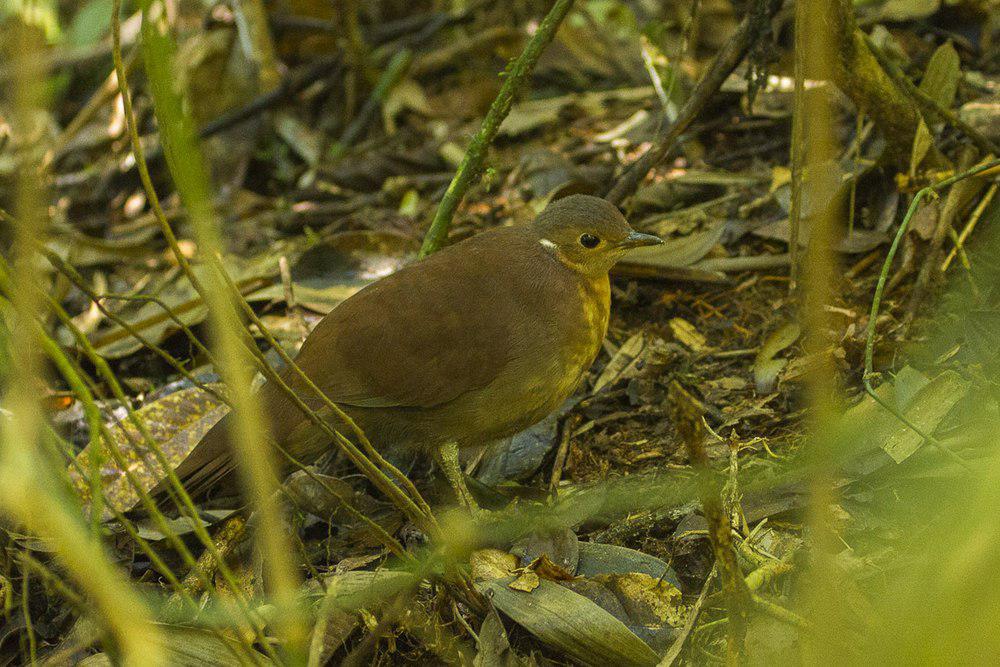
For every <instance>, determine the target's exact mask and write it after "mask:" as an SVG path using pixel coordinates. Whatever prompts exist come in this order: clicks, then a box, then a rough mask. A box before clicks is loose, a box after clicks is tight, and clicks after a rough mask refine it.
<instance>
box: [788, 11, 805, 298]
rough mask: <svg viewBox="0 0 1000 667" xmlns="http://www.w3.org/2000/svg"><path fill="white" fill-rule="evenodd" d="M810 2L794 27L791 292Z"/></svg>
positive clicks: (794, 275)
mask: <svg viewBox="0 0 1000 667" xmlns="http://www.w3.org/2000/svg"><path fill="white" fill-rule="evenodd" d="M808 10H809V5H807V4H806V3H805V2H801V1H800V2H796V3H795V26H794V30H793V31H794V39H795V49H794V59H795V60H794V67H795V93H794V97H793V98H792V146H791V156H790V157H791V171H792V182H791V189H792V204H791V210H790V211H789V212H788V225H789V232H788V255H789V257H788V261H789V271H788V292H789V294H792V293H794V292H795V290H796V288H797V287H798V284H797V283H798V281H799V230H800V227H801V225H802V163H803V161H804V159H805V130H804V127H805V97H806V93H805V79H806V65H805V62H806V36H805V24H806V21H805V14H806V12H807V11H808Z"/></svg>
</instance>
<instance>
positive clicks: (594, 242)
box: [580, 234, 601, 248]
mask: <svg viewBox="0 0 1000 667" xmlns="http://www.w3.org/2000/svg"><path fill="white" fill-rule="evenodd" d="M600 243H601V239H599V238H597V237H596V236H594V235H593V234H582V235H581V236H580V245H582V246H583V247H584V248H596V247H597V246H598V245H599V244H600Z"/></svg>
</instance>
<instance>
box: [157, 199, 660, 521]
mask: <svg viewBox="0 0 1000 667" xmlns="http://www.w3.org/2000/svg"><path fill="white" fill-rule="evenodd" d="M659 243H662V241H661V240H660V239H658V238H657V237H655V236H652V235H649V234H641V233H639V232H636V231H634V230H633V229H632V228H631V227H630V226H629V225H628V223H627V222H626V221H625V218H624V217H623V216H622V214H621V213H620V212H619V211H618V209H617V208H615V207H614V206H613V205H612V204H610V203H608V202H607V201H604V200H603V199H598V198H597V197H590V196H584V195H574V196H570V197H566V198H565V199H560V200H558V201H556V202H554V203H552V204H551V205H549V206H548V207H547V208H546V209H545V210H544V211H543V212H542V213H541V214H540V215H539V216H538V217H537V219H536V220H535V221H534V223H532V224H529V225H522V226H514V227H502V228H497V229H492V230H489V231H486V232H483V233H481V234H478V235H476V236H474V237H472V238H469V239H466V240H464V241H461V242H459V243H456V244H454V245H452V246H449V247H447V248H445V249H443V250H441V251H439V252H437V253H435V254H433V255H431V256H430V257H428V258H427V259H424V260H423V261H419V262H416V263H414V264H411V265H408V266H406V267H404V268H403V269H401V270H399V271H397V272H396V273H393V274H392V275H389V276H387V277H385V278H382V279H381V280H379V281H377V282H375V283H372V284H371V285H368V286H367V287H365V288H364V289H362V290H361V291H359V292H358V293H356V294H355V295H353V296H352V297H350V298H349V299H347V300H346V301H344V302H343V303H341V304H340V305H339V306H337V307H336V308H335V309H334V310H333V311H331V312H330V313H329V314H328V315H327V316H326V317H324V318H323V319H322V320H321V321H320V322H319V324H318V325H316V328H315V329H314V330H313V331H312V333H311V334H310V335H309V336H308V338H306V340H305V343H303V345H302V348H301V350H300V351H299V353H298V356H297V357H296V363H297V364H298V365H299V367H300V368H302V370H303V371H304V372H305V373H306V374H307V375H308V376H309V377H310V378H311V379H312V381H313V382H314V383H315V384H316V385H318V387H319V388H320V389H322V390H323V391H324V392H325V393H326V395H327V396H328V397H329V398H330V399H331V400H332V401H334V402H335V403H337V404H338V405H339V406H340V407H341V408H342V409H343V410H344V411H345V412H346V413H347V414H348V415H349V416H350V417H351V418H352V419H354V420H355V421H356V422H357V423H358V425H359V426H360V427H361V428H362V429H363V430H364V432H365V435H366V436H367V437H368V439H369V440H370V441H371V442H372V443H373V444H374V445H375V446H376V447H385V446H389V445H391V446H394V447H399V446H402V447H406V448H411V449H413V450H417V451H421V452H427V453H430V454H433V455H435V456H436V457H437V458H438V461H439V463H440V464H441V467H442V469H443V470H444V472H445V474H446V475H447V477H448V479H449V481H450V482H451V484H452V486H453V487H454V488H455V491H456V494H457V495H458V498H459V501H460V502H461V503H462V504H463V505H466V506H468V507H470V509H471V508H473V507H475V504H474V501H473V500H472V497H471V495H469V492H468V489H467V488H466V487H465V483H464V480H463V478H462V474H461V470H460V468H459V467H458V448H459V447H462V446H466V445H476V444H481V443H485V442H487V441H490V440H496V439H499V438H504V437H507V436H510V435H513V434H514V433H517V432H518V431H520V430H522V429H525V428H527V427H528V426H531V425H532V424H534V423H536V422H538V421H540V420H541V419H543V418H544V417H545V416H546V415H548V414H549V413H550V412H552V411H553V410H555V409H556V408H557V407H558V406H559V405H561V404H562V403H563V401H564V400H565V399H566V398H567V397H568V396H570V395H571V394H572V393H573V391H574V390H575V389H576V387H577V386H578V385H579V383H580V381H581V380H582V379H583V377H584V374H585V373H586V371H587V369H588V368H589V367H590V365H591V364H592V363H593V361H594V359H595V358H596V357H597V354H598V352H599V350H600V349H601V342H602V341H603V339H604V335H605V333H606V331H607V327H608V315H609V308H610V303H611V288H610V284H609V280H608V271H609V270H610V269H611V267H612V266H613V265H614V264H615V262H617V261H618V260H619V259H621V258H622V257H623V256H624V255H625V253H626V252H627V251H628V250H629V249H630V248H635V247H638V246H647V245H654V244H659ZM283 379H284V380H285V382H287V383H288V384H289V385H290V386H291V387H292V388H293V389H294V390H296V393H297V394H298V395H299V396H301V397H302V398H303V400H304V401H305V402H306V403H307V404H309V405H310V407H312V408H313V409H316V410H317V411H319V412H320V414H324V412H325V409H324V408H323V405H322V403H321V402H320V400H319V399H314V398H313V397H312V392H310V391H309V390H308V389H307V388H306V387H305V386H303V382H302V381H301V379H300V378H298V376H297V375H296V374H295V373H294V371H291V370H290V369H286V370H285V371H284V373H283ZM260 402H261V405H262V406H263V409H264V411H265V413H266V415H267V419H268V423H269V425H270V431H271V436H272V437H273V439H274V440H275V441H276V442H277V443H279V444H280V445H281V446H283V447H284V448H285V449H286V451H288V452H289V453H290V454H292V455H293V456H294V457H295V458H297V459H298V460H299V461H300V462H305V463H308V462H311V461H313V460H315V459H316V458H317V457H318V456H319V455H320V454H322V453H323V452H324V451H325V450H326V449H327V448H328V447H329V446H330V443H329V442H327V439H326V436H325V435H324V434H323V433H322V432H321V431H320V430H319V429H318V428H316V427H315V425H314V424H313V423H312V422H310V421H309V420H308V418H307V417H306V416H305V415H304V414H303V413H302V412H301V411H300V410H299V409H298V408H296V407H295V406H294V404H293V403H292V401H291V400H290V399H289V398H288V397H287V395H286V394H285V393H284V392H282V391H281V390H280V388H278V387H276V386H274V385H273V384H271V383H269V384H266V385H264V387H263V388H262V389H261V392H260ZM327 416H332V415H327ZM227 421H228V418H224V419H223V420H222V421H220V422H219V423H218V424H216V425H215V426H214V427H213V428H212V429H211V430H210V431H209V432H208V433H207V434H206V436H205V437H204V438H203V439H202V441H201V442H200V443H199V444H198V445H197V446H196V448H195V450H194V452H192V454H191V455H190V456H189V457H188V458H187V459H186V460H185V461H184V462H183V463H182V464H181V466H180V467H179V468H178V470H177V474H178V476H179V477H180V478H181V479H182V480H184V482H185V485H186V486H187V487H188V489H189V491H192V492H193V493H199V492H201V491H204V490H206V489H207V488H209V487H213V486H216V485H218V484H219V483H220V482H221V480H222V478H227V479H232V477H233V476H232V475H231V473H232V471H233V468H234V461H233V458H232V455H231V453H230V450H229V447H228V445H227V442H226V438H227V433H228V427H227V425H226V422H227ZM332 426H334V427H337V426H338V425H337V424H332ZM286 472H287V471H286Z"/></svg>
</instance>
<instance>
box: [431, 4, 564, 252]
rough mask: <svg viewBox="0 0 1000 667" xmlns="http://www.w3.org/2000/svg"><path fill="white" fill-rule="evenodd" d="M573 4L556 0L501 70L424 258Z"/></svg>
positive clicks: (444, 232)
mask: <svg viewBox="0 0 1000 667" xmlns="http://www.w3.org/2000/svg"><path fill="white" fill-rule="evenodd" d="M572 6H573V0H556V2H555V4H553V5H552V9H550V10H549V13H548V14H546V15H545V18H544V19H542V22H541V23H540V24H539V25H538V30H536V31H535V34H534V35H532V36H531V39H530V40H528V44H527V45H526V46H525V47H524V51H522V52H521V55H519V56H518V57H517V59H516V60H514V61H513V62H512V63H511V64H510V65H508V67H507V69H506V70H505V71H504V82H503V85H502V86H500V92H499V93H498V94H497V96H496V99H494V100H493V104H491V105H490V110H489V111H488V112H487V113H486V118H484V119H483V124H482V125H481V126H480V127H479V131H478V132H476V136H474V137H473V138H472V141H471V142H470V143H469V148H468V149H466V151H465V156H464V157H463V158H462V162H461V164H459V166H458V171H456V172H455V176H454V178H452V179H451V183H450V184H449V185H448V190H447V191H446V192H445V193H444V198H443V199H442V200H441V204H440V205H439V206H438V208H437V212H436V213H435V214H434V221H433V222H431V226H430V229H428V230H427V235H426V236H424V243H423V245H422V246H421V248H420V256H421V257H426V256H427V255H429V254H431V253H432V252H434V251H435V250H437V249H438V248H440V247H441V246H442V245H444V242H445V240H446V239H447V238H448V226H449V225H450V224H451V219H452V218H453V217H455V211H456V209H458V205H459V204H461V203H462V199H463V198H464V197H465V193H466V192H468V190H469V188H470V187H471V186H472V184H473V182H474V181H475V180H476V179H477V178H478V177H479V174H480V173H481V172H482V169H483V163H484V162H485V161H486V153H487V151H488V150H489V147H490V144H491V143H493V139H494V137H496V134H497V130H499V129H500V124H501V123H503V119H504V118H506V117H507V114H508V113H510V108H511V106H512V105H513V104H514V96H515V95H517V92H518V90H519V89H520V88H521V86H522V85H523V84H524V83H525V82H526V81H527V80H528V77H529V76H530V75H531V72H532V70H533V69H534V68H535V63H537V62H538V58H539V56H541V55H542V51H543V50H545V47H546V46H547V45H548V43H549V42H551V41H552V38H553V37H554V36H555V34H556V30H558V28H559V24H561V23H562V21H563V19H564V18H565V17H566V14H567V13H568V12H569V10H570V8H571V7H572Z"/></svg>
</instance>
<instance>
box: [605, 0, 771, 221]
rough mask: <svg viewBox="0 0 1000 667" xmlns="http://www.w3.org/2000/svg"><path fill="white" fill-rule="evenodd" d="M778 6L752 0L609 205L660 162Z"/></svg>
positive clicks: (622, 179)
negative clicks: (684, 99) (726, 40)
mask: <svg viewBox="0 0 1000 667" xmlns="http://www.w3.org/2000/svg"><path fill="white" fill-rule="evenodd" d="M780 7H781V2H778V1H777V0H755V2H754V4H753V6H752V8H751V10H750V12H749V14H747V16H746V17H745V18H744V19H743V21H741V22H740V25H739V27H737V29H736V32H735V33H733V36H732V37H730V38H729V41H728V42H726V44H725V45H724V46H723V47H722V49H720V50H719V52H718V53H717V54H715V58H714V59H713V60H712V64H711V65H709V67H708V70H707V71H706V72H705V74H704V75H703V76H702V77H701V79H700V80H699V81H698V83H697V85H695V87H694V90H693V91H691V96H690V97H689V98H688V99H687V102H685V103H684V106H683V107H682V108H681V110H680V111H679V112H678V114H677V120H676V121H674V122H673V123H671V124H670V126H669V127H667V128H665V129H664V130H663V131H662V132H661V133H660V136H658V137H657V138H656V139H655V140H654V142H653V146H652V148H650V149H649V150H648V151H646V152H645V153H643V155H642V157H640V158H639V159H638V160H636V161H635V162H633V163H632V164H631V165H630V166H629V167H628V168H627V169H626V170H625V172H624V173H623V174H622V175H621V176H620V177H619V178H618V180H617V181H616V182H615V184H614V186H613V187H612V188H611V190H610V191H609V192H608V194H607V196H606V198H607V199H608V201H610V202H611V203H612V204H616V205H621V203H622V202H623V201H625V200H626V199H627V198H628V197H629V196H630V195H632V193H634V192H635V190H636V188H638V187H639V183H640V182H642V179H644V178H645V177H646V174H648V173H649V172H650V170H652V169H653V168H654V167H656V166H657V165H658V164H659V163H660V162H662V161H663V160H664V159H665V158H666V157H667V155H668V154H669V153H670V150H671V149H672V148H673V147H674V144H675V143H676V142H677V140H678V139H679V138H680V136H681V134H683V133H684V131H685V130H686V129H687V128H688V126H689V125H691V123H692V122H693V121H694V119H695V118H697V117H698V114H700V113H701V111H702V110H703V109H704V108H705V106H706V105H707V104H708V101H709V100H710V99H711V98H712V97H713V96H714V95H715V93H716V91H718V90H719V87H720V86H722V83H723V82H724V81H725V80H726V78H727V77H728V76H729V75H730V74H732V72H733V70H735V69H736V66H737V65H739V64H740V62H741V61H742V60H743V58H744V57H745V56H746V54H747V53H749V51H750V48H751V47H752V46H753V45H754V44H755V43H756V42H757V40H758V39H760V38H761V37H762V36H763V35H764V32H765V31H766V30H767V29H768V23H769V19H770V18H771V17H772V16H773V15H774V14H775V13H776V12H777V11H778V9H779V8H780Z"/></svg>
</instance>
